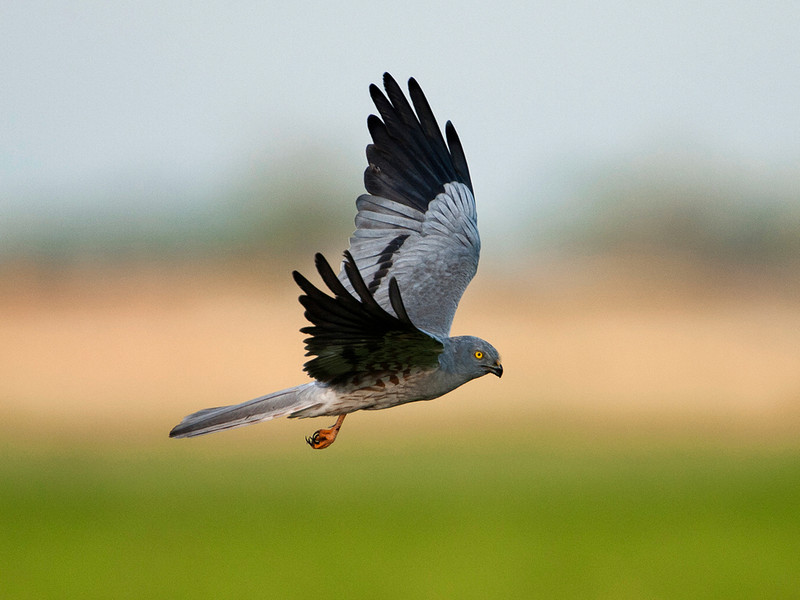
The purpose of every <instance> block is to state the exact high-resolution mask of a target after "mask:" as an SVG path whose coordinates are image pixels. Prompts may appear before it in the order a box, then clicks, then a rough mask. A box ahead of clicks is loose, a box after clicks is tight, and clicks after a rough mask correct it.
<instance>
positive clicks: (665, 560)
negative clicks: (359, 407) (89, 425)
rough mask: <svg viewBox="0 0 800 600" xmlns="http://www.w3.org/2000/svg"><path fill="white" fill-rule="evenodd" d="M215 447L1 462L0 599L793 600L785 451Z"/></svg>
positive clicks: (799, 473) (794, 458)
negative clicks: (538, 599)
mask: <svg viewBox="0 0 800 600" xmlns="http://www.w3.org/2000/svg"><path fill="white" fill-rule="evenodd" d="M209 439H210V438H209ZM226 441H227V442H228V443H227V444H222V443H221V442H220V444H219V445H218V444H216V443H211V444H202V443H174V442H167V441H165V442H164V444H165V445H163V446H161V445H159V447H158V448H149V449H147V450H142V449H141V448H137V447H130V448H128V449H125V448H123V447H120V446H115V447H113V448H112V447H108V448H105V447H99V448H92V449H84V450H81V449H78V448H74V447H73V448H72V449H69V448H67V449H65V448H57V447H55V445H54V446H53V447H51V449H49V450H48V449H46V448H45V447H44V446H41V445H40V446H36V447H35V448H34V447H31V449H29V450H27V451H26V450H23V449H22V447H17V448H16V449H14V450H12V451H11V452H10V453H6V454H7V455H6V456H5V457H4V460H3V461H2V463H0V514H2V521H0V522H1V523H2V526H0V560H1V561H2V564H3V568H2V575H0V587H1V588H2V594H0V595H2V597H3V598H31V599H33V598H35V599H42V598H136V599H140V598H242V597H246V598H252V597H258V598H309V597H331V598H375V597H381V598H515V597H516V598H520V597H542V598H797V597H799V596H800V586H799V585H798V581H800V516H799V514H800V511H799V508H800V451H798V450H797V449H796V448H794V449H783V450H781V449H779V448H775V447H773V448H771V449H770V450H764V449H756V448H753V447H751V448H745V447H741V446H737V447H736V448H725V447H721V446H716V447H711V446H701V445H698V444H691V443H686V442H674V443H673V442H667V441H663V442H662V443H660V444H657V445H649V446H646V445H642V444H640V443H635V444H630V445H627V444H616V443H606V444H600V445H596V444H591V443H588V441H587V440H579V439H573V440H572V442H568V441H567V440H566V439H564V438H563V437H561V438H560V439H559V441H557V442H555V441H552V442H547V441H537V442H533V443H532V442H531V441H530V440H526V439H525V438H523V437H520V438H519V439H507V438H504V439H497V440H491V441H493V442H495V443H494V444H487V443H486V442H487V441H489V440H485V439H484V440H483V443H482V444H481V445H480V447H473V446H470V445H468V444H466V443H458V442H455V441H454V436H453V434H452V433H448V434H447V435H444V436H442V437H441V438H438V439H430V438H428V439H426V440H415V439H406V438H402V437H401V438H399V439H395V440H394V441H393V444H392V445H391V446H384V445H381V444H380V443H366V444H365V443H358V441H356V440H355V439H354V438H351V439H349V440H347V441H348V442H350V443H340V444H339V445H338V447H334V448H332V449H331V450H328V451H326V452H324V453H322V452H311V451H310V450H308V449H307V448H304V447H301V445H300V444H293V445H291V446H290V447H289V448H287V447H285V446H282V451H281V452H275V450H274V446H273V447H272V449H270V445H269V444H267V443H264V444H263V445H259V446H249V445H248V446H244V447H242V446H238V447H235V448H236V449H233V450H232V449H231V445H230V439H228V440H226ZM373 442H374V440H373ZM221 448H227V450H226V451H223V452H222V453H220V449H221Z"/></svg>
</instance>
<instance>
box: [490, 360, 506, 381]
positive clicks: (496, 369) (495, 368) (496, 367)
mask: <svg viewBox="0 0 800 600" xmlns="http://www.w3.org/2000/svg"><path fill="white" fill-rule="evenodd" d="M487 369H488V370H489V373H494V374H495V375H497V376H498V377H502V376H503V365H501V364H500V361H499V360H498V361H497V362H496V363H494V364H493V365H492V366H491V367H487Z"/></svg>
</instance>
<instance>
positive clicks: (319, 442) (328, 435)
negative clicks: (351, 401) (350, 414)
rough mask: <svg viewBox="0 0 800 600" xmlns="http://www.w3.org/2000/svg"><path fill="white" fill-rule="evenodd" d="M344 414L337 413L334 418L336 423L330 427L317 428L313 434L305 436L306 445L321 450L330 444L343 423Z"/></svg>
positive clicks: (334, 439)
mask: <svg viewBox="0 0 800 600" xmlns="http://www.w3.org/2000/svg"><path fill="white" fill-rule="evenodd" d="M346 416H347V415H339V418H338V419H336V425H334V426H333V427H331V428H330V429H319V430H318V431H315V432H314V435H312V436H311V437H307V438H306V442H308V445H309V446H311V447H312V448H313V449H314V450H322V449H323V448H327V447H328V446H330V445H331V444H332V443H333V442H335V441H336V435H337V434H338V433H339V428H340V427H341V426H342V423H344V418H345V417H346Z"/></svg>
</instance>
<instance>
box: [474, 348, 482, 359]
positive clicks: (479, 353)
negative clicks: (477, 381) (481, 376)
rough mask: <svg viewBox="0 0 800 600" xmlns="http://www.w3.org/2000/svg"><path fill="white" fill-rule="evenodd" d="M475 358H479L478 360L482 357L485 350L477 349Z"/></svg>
mask: <svg viewBox="0 0 800 600" xmlns="http://www.w3.org/2000/svg"><path fill="white" fill-rule="evenodd" d="M475 358H477V359H478V360H480V359H482V358H483V352H481V351H480V350H475Z"/></svg>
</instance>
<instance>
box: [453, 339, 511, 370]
mask: <svg viewBox="0 0 800 600" xmlns="http://www.w3.org/2000/svg"><path fill="white" fill-rule="evenodd" d="M448 342H449V345H450V352H449V354H450V355H451V357H452V362H453V364H452V365H448V366H450V367H451V368H453V369H454V370H455V371H458V372H459V373H462V374H463V375H466V376H467V377H469V379H475V378H477V377H483V376H484V375H486V374H487V373H492V374H493V375H497V376H498V377H502V376H503V365H502V364H500V353H499V352H498V351H497V350H495V348H494V346H492V345H491V344H490V343H489V342H487V341H485V340H482V339H480V338H477V337H474V336H471V335H463V336H459V337H453V338H450V339H449V340H448Z"/></svg>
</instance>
